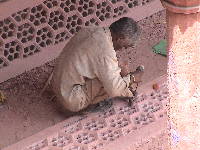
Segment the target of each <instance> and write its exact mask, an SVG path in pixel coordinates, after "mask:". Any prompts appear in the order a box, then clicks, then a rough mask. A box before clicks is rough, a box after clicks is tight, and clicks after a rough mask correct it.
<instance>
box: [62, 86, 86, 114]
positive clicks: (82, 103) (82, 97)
mask: <svg viewBox="0 0 200 150" xmlns="http://www.w3.org/2000/svg"><path fill="white" fill-rule="evenodd" d="M88 105H89V100H88V97H87V96H86V93H85V92H84V90H83V89H82V86H81V85H75V86H74V87H73V89H72V91H71V93H70V96H69V97H68V98H67V99H66V100H65V102H64V107H65V108H66V109H67V110H69V111H72V112H78V111H81V110H82V109H84V108H86V107H87V106H88Z"/></svg>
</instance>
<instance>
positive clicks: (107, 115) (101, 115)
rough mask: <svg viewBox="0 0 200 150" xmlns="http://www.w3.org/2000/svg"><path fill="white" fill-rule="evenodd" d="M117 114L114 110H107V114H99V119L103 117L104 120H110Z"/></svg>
mask: <svg viewBox="0 0 200 150" xmlns="http://www.w3.org/2000/svg"><path fill="white" fill-rule="evenodd" d="M115 114H116V112H115V109H114V108H111V109H109V110H106V111H105V112H103V113H100V114H99V117H102V118H108V117H111V116H113V115H115Z"/></svg>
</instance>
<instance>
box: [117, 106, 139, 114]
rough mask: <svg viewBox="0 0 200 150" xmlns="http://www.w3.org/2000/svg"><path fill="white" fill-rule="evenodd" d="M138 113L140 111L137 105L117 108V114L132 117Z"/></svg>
mask: <svg viewBox="0 0 200 150" xmlns="http://www.w3.org/2000/svg"><path fill="white" fill-rule="evenodd" d="M138 111H139V109H138V106H137V105H132V106H121V107H119V108H117V113H118V114H123V115H132V114H134V113H136V112H138Z"/></svg>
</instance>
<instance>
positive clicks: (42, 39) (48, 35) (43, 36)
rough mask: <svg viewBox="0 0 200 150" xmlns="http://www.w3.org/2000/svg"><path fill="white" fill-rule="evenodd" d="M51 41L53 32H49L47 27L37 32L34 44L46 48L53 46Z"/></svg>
mask: <svg viewBox="0 0 200 150" xmlns="http://www.w3.org/2000/svg"><path fill="white" fill-rule="evenodd" d="M53 39H54V37H53V31H51V29H49V28H48V27H44V28H42V29H39V30H38V31H37V35H36V42H37V43H38V44H39V45H40V46H41V47H47V46H49V45H51V44H53Z"/></svg>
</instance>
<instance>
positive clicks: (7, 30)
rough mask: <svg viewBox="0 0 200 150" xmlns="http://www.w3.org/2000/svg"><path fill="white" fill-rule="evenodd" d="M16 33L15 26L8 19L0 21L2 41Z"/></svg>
mask: <svg viewBox="0 0 200 150" xmlns="http://www.w3.org/2000/svg"><path fill="white" fill-rule="evenodd" d="M15 33H16V25H15V24H14V22H13V21H12V20H11V19H10V18H6V19H4V20H2V21H0V36H1V37H2V38H3V39H7V38H9V37H12V36H14V35H15Z"/></svg>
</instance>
